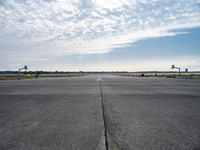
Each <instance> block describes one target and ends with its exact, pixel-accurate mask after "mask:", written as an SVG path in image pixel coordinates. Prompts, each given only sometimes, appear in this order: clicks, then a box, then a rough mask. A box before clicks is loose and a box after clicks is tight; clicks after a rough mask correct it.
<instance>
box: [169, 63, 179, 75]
mask: <svg viewBox="0 0 200 150" xmlns="http://www.w3.org/2000/svg"><path fill="white" fill-rule="evenodd" d="M171 69H178V70H179V76H180V75H181V68H179V67H176V66H175V65H172V68H171Z"/></svg>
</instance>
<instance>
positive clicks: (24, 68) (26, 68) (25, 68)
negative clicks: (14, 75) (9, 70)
mask: <svg viewBox="0 0 200 150" xmlns="http://www.w3.org/2000/svg"><path fill="white" fill-rule="evenodd" d="M21 70H28V67H27V66H24V67H23V68H20V69H19V72H18V80H20V71H21Z"/></svg>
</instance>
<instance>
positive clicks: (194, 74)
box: [113, 72, 200, 79]
mask: <svg viewBox="0 0 200 150" xmlns="http://www.w3.org/2000/svg"><path fill="white" fill-rule="evenodd" d="M113 74H114V75H119V76H130V77H141V75H142V74H144V77H166V78H177V77H179V74H178V72H157V76H156V73H153V72H126V73H120V72H119V73H113ZM180 78H187V79H200V72H188V73H186V72H181V76H180Z"/></svg>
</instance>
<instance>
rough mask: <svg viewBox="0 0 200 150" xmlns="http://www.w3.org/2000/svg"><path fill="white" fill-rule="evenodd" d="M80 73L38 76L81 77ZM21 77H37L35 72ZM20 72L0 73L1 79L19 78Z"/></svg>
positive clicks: (43, 75)
mask: <svg viewBox="0 0 200 150" xmlns="http://www.w3.org/2000/svg"><path fill="white" fill-rule="evenodd" d="M79 76H81V74H80V73H77V74H39V76H38V78H48V77H79ZM20 78H21V79H35V78H36V75H35V74H21V75H20ZM17 79H18V74H0V80H17Z"/></svg>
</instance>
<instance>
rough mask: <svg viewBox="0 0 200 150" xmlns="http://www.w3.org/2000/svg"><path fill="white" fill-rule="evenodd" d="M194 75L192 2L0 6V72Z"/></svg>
mask: <svg viewBox="0 0 200 150" xmlns="http://www.w3.org/2000/svg"><path fill="white" fill-rule="evenodd" d="M172 64H175V65H177V66H180V67H182V68H183V69H184V68H189V70H200V0H165V1H163V0H73V1H71V0H37V1H35V0H0V70H17V69H18V68H19V67H21V66H23V65H28V66H29V68H30V70H64V71H67V70H69V71H79V70H83V71H103V70H104V71H142V70H145V71H146V70H149V71H152V70H167V71H168V70H170V66H171V65H172Z"/></svg>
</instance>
